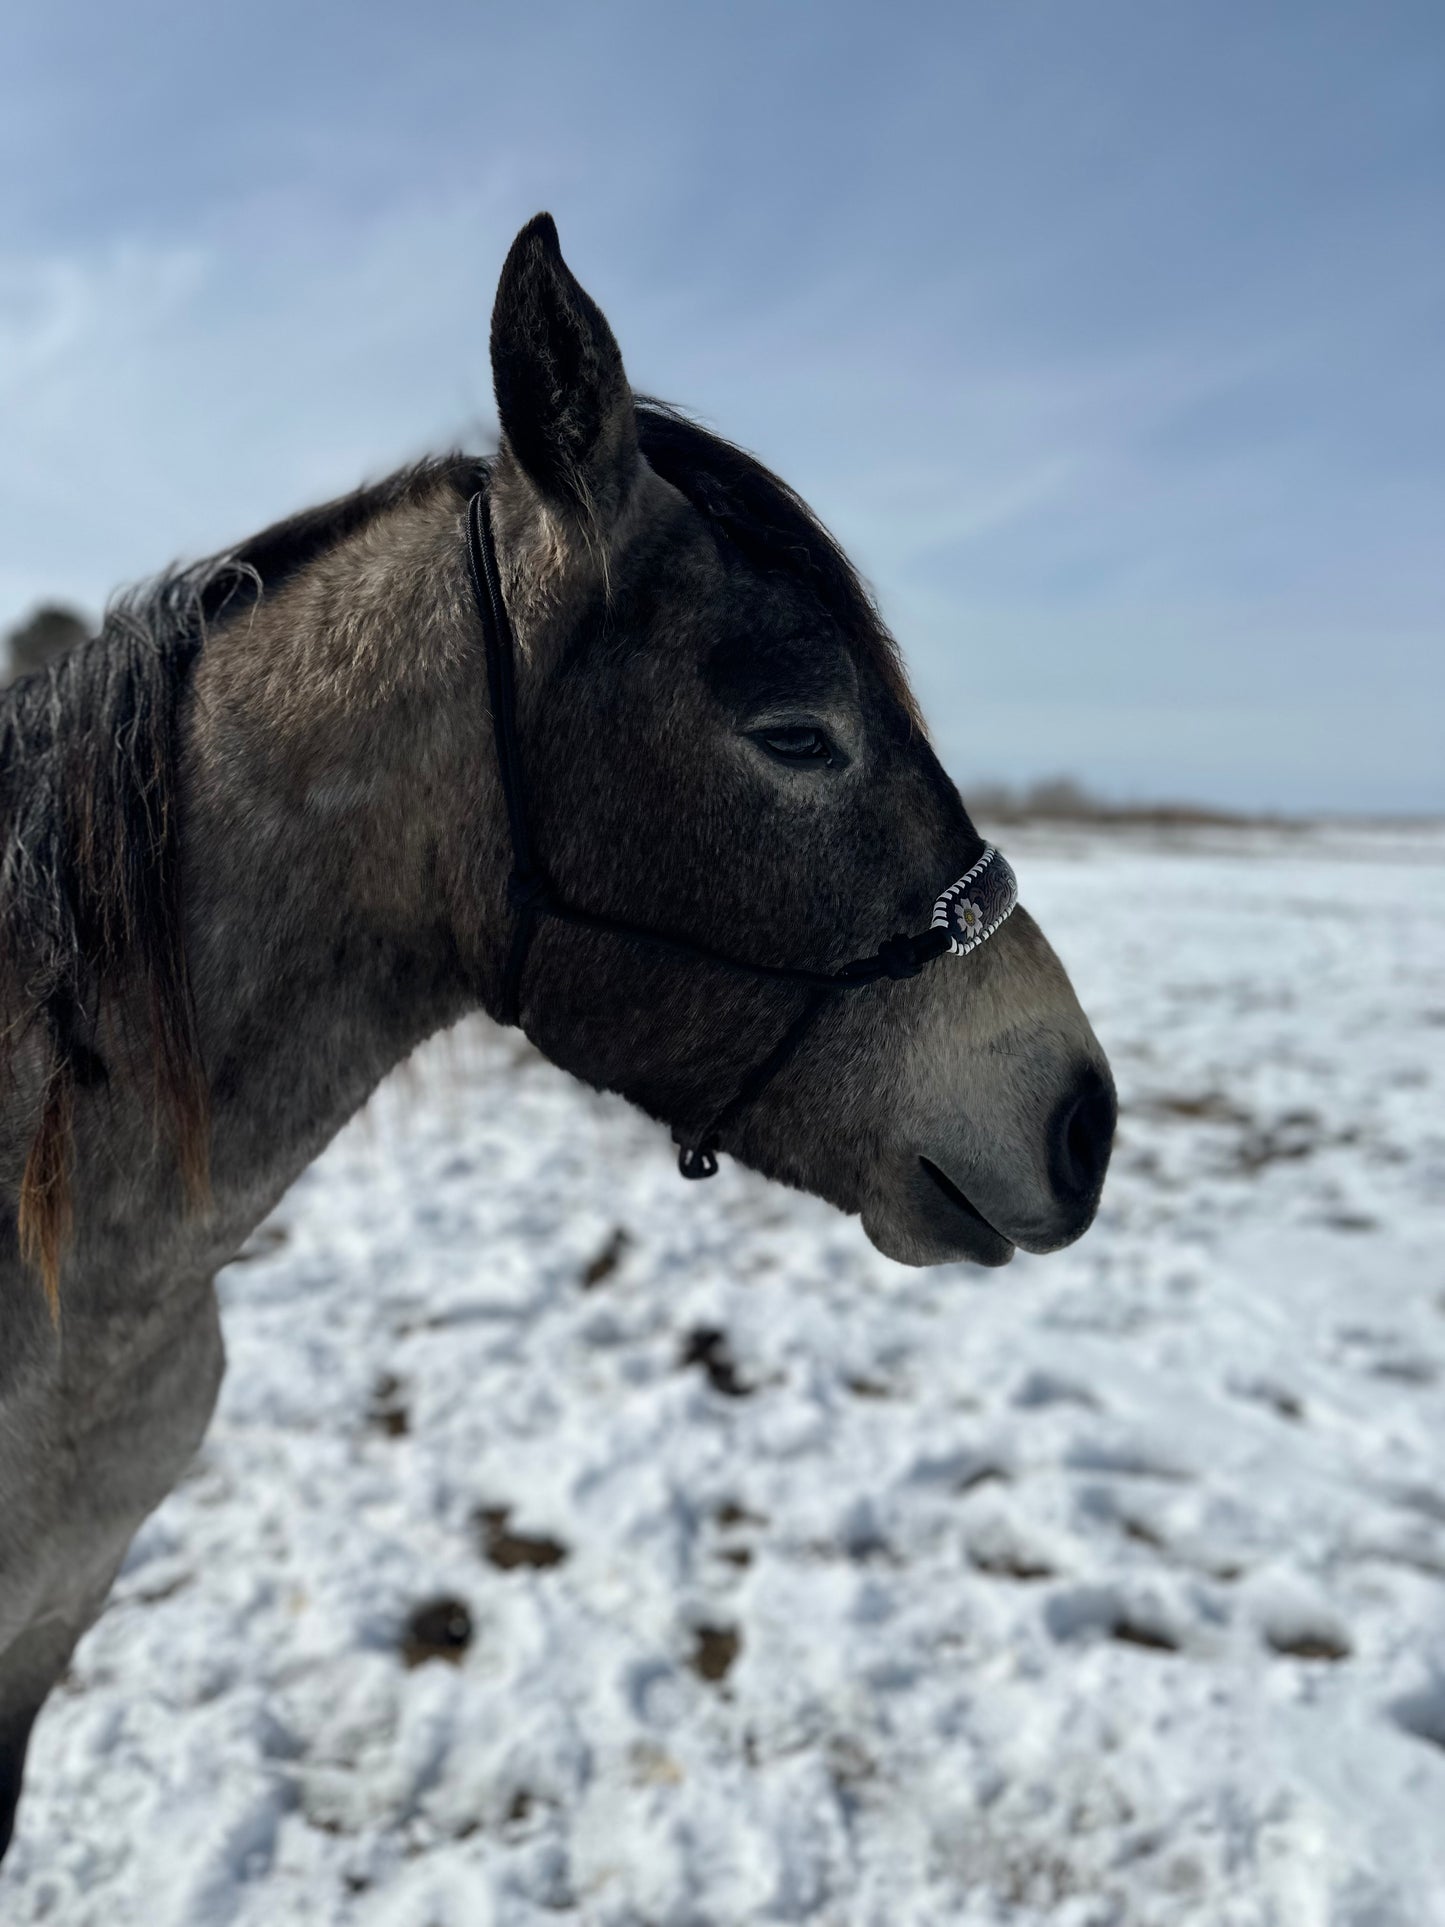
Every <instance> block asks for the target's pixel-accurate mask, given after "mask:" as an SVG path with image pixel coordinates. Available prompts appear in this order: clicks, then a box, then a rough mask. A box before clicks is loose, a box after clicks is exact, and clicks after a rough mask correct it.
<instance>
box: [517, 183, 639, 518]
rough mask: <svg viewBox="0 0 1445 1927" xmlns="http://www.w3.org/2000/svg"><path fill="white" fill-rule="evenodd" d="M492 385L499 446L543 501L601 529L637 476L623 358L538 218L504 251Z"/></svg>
mask: <svg viewBox="0 0 1445 1927" xmlns="http://www.w3.org/2000/svg"><path fill="white" fill-rule="evenodd" d="M492 382H493V385H494V387H495V390H496V396H497V413H498V415H499V417H500V418H501V424H502V433H503V435H504V436H505V437H506V441H507V446H508V447H509V448H510V449H511V451H512V454H513V455H514V456H515V457H516V459H517V461H518V462H519V463H520V464H521V466H522V468H523V469H524V470H525V471H526V473H527V474H528V476H530V478H531V480H532V481H533V482H534V483H535V485H536V486H537V488H538V489H540V491H541V492H542V494H543V495H544V496H546V497H547V498H548V500H549V501H552V502H554V503H560V504H562V505H564V506H566V507H569V508H572V509H574V510H579V511H580V512H581V513H582V514H584V515H585V516H586V517H587V519H588V520H589V521H590V522H592V523H594V524H598V523H602V524H605V523H606V522H607V521H608V520H610V519H611V517H612V516H613V515H615V514H616V512H617V510H618V509H619V508H620V506H621V504H622V502H623V500H624V499H625V497H626V494H627V490H628V487H629V486H630V484H631V481H632V477H633V474H634V472H635V470H636V468H637V463H638V459H639V457H638V452H637V418H636V415H635V413H634V411H633V406H632V390H631V388H630V387H629V386H628V383H627V375H626V372H625V370H624V369H623V366H622V355H621V353H620V352H619V350H618V346H617V343H616V341H615V340H614V339H613V335H612V330H611V329H610V328H609V327H608V325H607V320H606V317H605V316H604V315H603V313H602V310H601V309H600V308H599V307H598V306H597V303H596V302H595V301H594V300H593V299H592V297H591V296H590V295H589V294H588V293H587V292H586V290H585V289H584V288H583V287H582V286H581V284H580V283H579V282H578V280H577V278H576V276H575V275H574V274H573V273H572V270H571V269H570V268H569V267H568V266H567V263H566V262H565V261H564V260H563V259H562V250H561V248H560V246H559V245H558V242H557V226H556V223H555V222H554V221H553V219H552V217H551V215H550V214H538V215H536V216H535V217H534V218H533V219H532V220H530V221H529V222H528V223H527V225H526V226H525V227H524V228H523V229H522V232H521V233H520V234H519V235H518V236H517V238H516V240H515V241H513V243H512V245H511V248H510V250H509V252H508V254H507V259H506V263H505V265H504V266H503V268H502V278H501V281H500V282H499V284H498V287H497V301H496V306H495V307H494V308H493V309H492Z"/></svg>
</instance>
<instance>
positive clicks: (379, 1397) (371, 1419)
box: [367, 1372, 411, 1439]
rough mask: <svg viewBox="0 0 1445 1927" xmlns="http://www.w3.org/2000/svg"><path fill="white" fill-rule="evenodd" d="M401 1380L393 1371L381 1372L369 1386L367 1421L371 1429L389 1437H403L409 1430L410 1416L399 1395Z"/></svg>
mask: <svg viewBox="0 0 1445 1927" xmlns="http://www.w3.org/2000/svg"><path fill="white" fill-rule="evenodd" d="M401 1390H402V1387H401V1380H400V1379H399V1378H398V1377H397V1376H396V1375H395V1373H393V1372H383V1373H382V1374H381V1375H380V1377H379V1378H378V1379H377V1381H376V1383H375V1384H374V1385H373V1386H372V1388H371V1409H370V1411H369V1412H368V1414H367V1423H368V1424H369V1425H370V1426H371V1428H372V1430H373V1431H376V1432H381V1433H384V1434H385V1436H386V1437H387V1438H389V1439H401V1438H405V1437H406V1435H407V1433H408V1432H409V1431H410V1430H411V1417H410V1415H409V1414H408V1412H407V1409H406V1406H405V1404H404V1403H403V1402H402V1396H401Z"/></svg>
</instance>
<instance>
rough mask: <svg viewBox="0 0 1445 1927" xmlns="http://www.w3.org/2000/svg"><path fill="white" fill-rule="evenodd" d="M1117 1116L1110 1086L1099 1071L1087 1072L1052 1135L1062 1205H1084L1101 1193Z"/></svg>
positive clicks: (1055, 1177) (1059, 1114)
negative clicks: (1099, 1191)
mask: <svg viewBox="0 0 1445 1927" xmlns="http://www.w3.org/2000/svg"><path fill="white" fill-rule="evenodd" d="M1117 1116H1118V1109H1117V1106H1116V1104H1115V1102H1114V1093H1113V1091H1112V1090H1111V1089H1110V1087H1109V1085H1108V1083H1107V1082H1106V1081H1105V1080H1104V1079H1103V1078H1102V1077H1101V1076H1100V1075H1099V1073H1098V1072H1097V1071H1096V1070H1093V1069H1090V1070H1087V1071H1085V1073H1084V1075H1083V1077H1082V1078H1081V1079H1080V1081H1079V1084H1078V1086H1077V1087H1076V1088H1075V1089H1074V1090H1072V1091H1071V1092H1070V1093H1069V1095H1068V1096H1067V1097H1066V1098H1065V1099H1064V1101H1063V1103H1062V1104H1061V1105H1060V1106H1059V1108H1058V1110H1057V1111H1056V1112H1055V1114H1054V1123H1053V1130H1052V1132H1051V1133H1050V1139H1049V1167H1050V1176H1051V1177H1052V1179H1053V1183H1054V1191H1055V1193H1056V1194H1057V1196H1058V1197H1059V1199H1060V1201H1061V1202H1063V1203H1065V1204H1071V1205H1074V1204H1082V1203H1084V1202H1085V1201H1086V1200H1088V1199H1092V1198H1093V1197H1094V1195H1095V1193H1096V1192H1097V1191H1098V1189H1099V1186H1100V1185H1101V1184H1102V1183H1103V1181H1104V1172H1105V1170H1106V1168H1107V1166H1108V1163H1109V1152H1110V1150H1111V1148H1112V1146H1113V1143H1114V1124H1115V1120H1116V1118H1117Z"/></svg>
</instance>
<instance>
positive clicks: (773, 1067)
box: [467, 486, 1018, 1178]
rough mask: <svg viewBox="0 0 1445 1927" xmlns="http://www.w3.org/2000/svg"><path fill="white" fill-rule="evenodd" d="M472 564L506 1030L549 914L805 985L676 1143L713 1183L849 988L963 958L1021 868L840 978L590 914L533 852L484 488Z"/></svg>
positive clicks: (506, 623)
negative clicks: (501, 844)
mask: <svg viewBox="0 0 1445 1927" xmlns="http://www.w3.org/2000/svg"><path fill="white" fill-rule="evenodd" d="M467 559H468V561H469V563H470V565H471V573H472V588H473V591H474V592H475V595H476V599H477V612H478V614H479V615H480V617H481V622H482V633H483V636H484V637H485V639H486V648H487V688H488V693H489V695H490V698H491V706H492V733H493V736H494V738H495V741H496V750H497V771H498V774H499V776H500V778H501V784H502V795H503V797H504V798H505V800H506V806H507V830H508V834H509V836H510V838H511V845H512V871H511V875H510V877H509V878H508V882H507V901H508V904H509V905H510V907H511V910H512V913H513V915H514V916H515V918H516V925H515V928H514V929H513V932H512V942H511V947H510V949H509V950H508V953H507V962H506V967H505V970H504V972H503V976H502V993H501V1001H500V1003H499V1006H498V1010H497V1018H498V1021H499V1022H500V1023H503V1024H508V1025H512V1024H516V1023H518V1022H519V1021H520V1018H521V1008H522V974H523V972H524V971H525V969H526V967H527V955H528V952H529V951H530V949H531V947H532V939H533V937H534V936H535V935H536V931H537V925H538V923H539V922H540V921H541V920H542V918H543V917H550V918H551V919H552V920H553V921H554V922H556V923H568V924H571V925H572V926H573V927H574V928H576V929H579V930H598V931H606V932H608V933H610V934H611V935H612V936H616V937H625V938H626V939H627V940H628V941H629V942H631V943H640V944H645V945H646V946H647V947H648V948H649V949H652V950H662V951H670V952H672V953H673V954H674V955H676V956H681V957H693V958H696V959H697V960H698V961H699V962H701V963H706V964H711V965H713V966H714V967H715V968H717V969H721V970H730V971H733V972H734V973H735V974H737V975H739V976H745V977H756V978H761V979H764V980H765V981H769V982H772V983H787V984H797V985H799V986H800V987H801V988H803V989H805V990H807V992H808V997H807V999H806V1001H805V1002H804V1004H803V1008H802V1009H801V1010H800V1011H799V1012H798V1015H797V1016H796V1017H795V1018H794V1019H793V1021H792V1023H791V1024H789V1026H788V1027H787V1029H786V1030H785V1031H784V1032H783V1034H782V1036H781V1037H779V1039H778V1041H777V1043H776V1044H775V1045H774V1046H773V1048H772V1049H771V1050H770V1051H769V1052H768V1053H767V1055H766V1056H765V1057H763V1058H761V1059H760V1060H759V1062H758V1063H757V1064H756V1065H755V1066H754V1067H753V1069H752V1070H750V1071H749V1072H748V1074H747V1075H746V1077H744V1078H743V1080H742V1082H741V1083H740V1084H739V1085H738V1088H737V1089H736V1091H734V1093H733V1095H732V1096H731V1097H730V1098H729V1099H728V1100H727V1102H726V1103H725V1104H724V1105H723V1106H722V1108H721V1110H719V1111H717V1112H716V1113H715V1115H714V1116H713V1117H712V1118H711V1119H710V1121H709V1122H708V1123H707V1124H706V1125H705V1126H704V1128H703V1129H702V1130H700V1131H697V1132H695V1133H689V1135H688V1136H687V1137H685V1138H683V1137H679V1138H678V1143H679V1144H680V1146H681V1150H680V1152H679V1155H678V1169H679V1170H680V1171H681V1172H682V1175H683V1176H684V1177H685V1178H710V1177H712V1176H713V1175H714V1173H715V1172H716V1171H717V1153H718V1147H719V1145H720V1143H721V1140H722V1136H723V1133H724V1132H725V1131H726V1130H727V1129H728V1128H729V1126H730V1125H732V1124H733V1123H734V1122H735V1121H736V1119H737V1118H738V1116H739V1115H740V1114H741V1113H742V1112H743V1111H744V1110H746V1109H747V1107H748V1106H749V1105H750V1104H753V1103H755V1102H756V1101H757V1099H758V1098H759V1097H760V1096H761V1095H762V1093H763V1091H764V1090H765V1089H766V1088H767V1086H768V1085H769V1084H770V1083H771V1082H772V1080H773V1079H774V1078H775V1077H776V1076H777V1074H778V1072H779V1071H780V1070H782V1068H783V1066H784V1065H785V1064H787V1063H788V1062H789V1060H790V1059H791V1058H792V1057H793V1056H794V1055H795V1053H796V1052H797V1050H798V1048H799V1046H800V1045H801V1044H802V1042H803V1039H804V1038H805V1037H806V1036H807V1034H808V1032H809V1031H810V1030H811V1029H812V1027H813V1024H814V1023H815V1022H816V1020H817V1018H818V1017H819V1016H820V1014H821V1013H822V1011H823V1010H824V1009H825V1008H826V1006H827V1005H828V1004H829V1003H830V1002H831V1001H832V999H833V998H834V997H835V996H837V995H838V994H839V992H841V991H845V990H861V989H863V988H864V986H865V985H868V984H873V983H877V982H878V980H879V979H880V978H882V977H889V978H892V979H893V980H894V981H901V980H903V979H905V978H908V977H916V976H917V975H918V973H919V971H921V970H922V969H923V968H924V966H925V965H926V964H930V963H932V962H933V961H934V959H935V958H937V957H941V956H944V955H945V954H946V953H947V952H949V951H952V952H954V953H955V954H956V955H963V954H965V953H966V952H967V951H969V950H973V949H975V948H976V947H977V946H978V945H979V944H981V943H983V942H985V941H986V940H987V939H988V938H989V937H991V936H992V935H993V933H994V931H995V930H996V929H997V928H998V926H999V925H1000V924H1001V923H1002V922H1003V921H1004V918H1005V917H1007V916H1008V914H1009V912H1010V911H1011V910H1012V909H1013V907H1014V904H1015V903H1016V902H1017V900H1018V893H1017V888H1016V886H1015V884H1014V880H1013V872H1012V870H1010V868H1009V866H1008V864H1007V863H1006V862H1005V861H1004V859H1003V858H1002V857H1001V856H1000V855H999V854H998V852H997V851H996V850H995V849H994V848H993V847H992V845H986V846H985V848H984V853H983V855H982V857H981V858H980V859H979V861H978V862H977V863H976V864H975V865H974V866H973V868H972V869H971V870H969V871H968V872H967V873H966V875H964V876H962V877H960V878H959V879H958V881H957V883H953V884H950V885H949V887H948V889H947V890H945V891H944V893H943V895H942V896H941V897H940V898H939V899H938V902H937V903H936V904H935V906H934V911H933V920H932V922H931V924H930V925H929V928H928V929H927V930H923V931H920V932H919V933H918V935H917V936H906V935H899V936H895V937H890V938H889V939H888V941H887V942H886V943H884V944H881V945H880V946H879V948H878V952H877V955H876V956H872V957H857V958H855V959H854V960H853V962H852V963H846V964H842V965H841V966H840V967H839V968H838V969H836V970H810V969H807V968H804V967H796V966H791V965H785V964H759V963H748V962H746V961H745V960H744V959H742V958H739V957H729V956H727V955H725V954H724V953H723V952H722V951H718V950H711V949H709V948H708V946H707V945H706V944H701V943H697V942H695V941H694V940H693V939H692V938H691V937H680V936H674V935H673V934H672V933H671V932H669V931H665V930H650V929H647V928H646V927H645V926H643V925H641V924H635V923H624V922H623V921H622V920H621V919H620V918H618V917H609V916H604V915H603V914H602V913H601V912H599V911H596V910H586V909H583V908H582V907H581V906H580V905H578V904H575V903H569V902H568V901H567V900H566V898H565V897H563V896H561V895H560V894H559V892H558V891H557V890H556V888H555V887H554V886H553V884H552V882H551V880H550V878H549V877H548V875H547V873H546V871H545V870H544V869H543V868H542V866H541V864H540V863H539V861H538V858H537V853H536V851H535V849H534V848H533V845H532V836H531V829H530V826H529V823H528V820H527V803H526V793H525V779H524V772H523V768H522V752H521V746H520V744H519V742H518V739H517V685H516V648H515V645H514V642H513V638H512V625H511V620H510V618H509V617H508V615H507V606H506V603H505V602H504V601H503V599H502V585H501V579H500V577H499V575H498V573H497V551H496V544H495V541H494V539H493V535H492V516H491V506H490V503H489V501H488V499H487V490H486V488H485V486H484V487H483V488H481V489H479V490H478V491H477V493H476V494H475V495H473V497H472V498H471V501H470V502H469V503H468V504H467ZM970 891H971V892H972V895H970V894H969V893H970ZM675 1135H676V1134H675Z"/></svg>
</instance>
